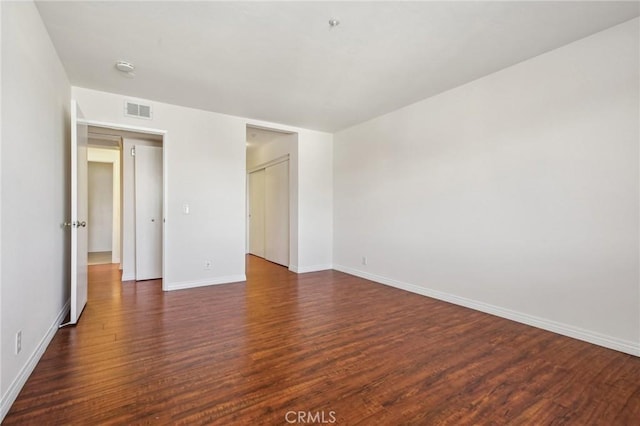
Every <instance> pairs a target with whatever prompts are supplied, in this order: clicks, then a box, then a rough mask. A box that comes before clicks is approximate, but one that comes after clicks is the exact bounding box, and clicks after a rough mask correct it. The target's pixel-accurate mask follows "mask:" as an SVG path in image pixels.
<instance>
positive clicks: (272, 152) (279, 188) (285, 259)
mask: <svg viewBox="0 0 640 426" xmlns="http://www.w3.org/2000/svg"><path fill="white" fill-rule="evenodd" d="M296 144H297V134H295V133H290V132H287V133H285V132H276V131H272V130H266V129H257V128H251V127H247V253H249V254H252V255H254V256H259V257H262V258H264V259H266V260H269V261H271V262H274V263H277V264H279V265H283V266H287V267H289V266H291V261H290V258H291V243H290V241H291V229H290V228H291V214H290V212H291V210H292V197H291V186H292V185H291V177H292V176H291V170H290V165H291V161H290V157H291V155H292V152H294V151H295V146H296Z"/></svg>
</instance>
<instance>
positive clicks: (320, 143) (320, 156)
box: [298, 131, 334, 272]
mask: <svg viewBox="0 0 640 426" xmlns="http://www.w3.org/2000/svg"><path fill="white" fill-rule="evenodd" d="M332 171H333V135H330V134H327V133H321V132H311V131H304V132H300V133H299V134H298V222H299V223H298V272H310V271H319V270H323V269H331V268H332V267H333V266H332V263H333V232H334V229H333V186H334V185H333V173H332Z"/></svg>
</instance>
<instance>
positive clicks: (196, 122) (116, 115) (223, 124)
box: [72, 87, 333, 289]
mask: <svg viewBox="0 0 640 426" xmlns="http://www.w3.org/2000/svg"><path fill="white" fill-rule="evenodd" d="M72 95H73V97H74V98H75V99H76V100H77V101H78V103H79V105H80V107H81V108H82V110H83V112H84V114H85V116H86V117H87V118H88V119H89V120H97V121H101V122H110V123H118V124H125V125H132V126H141V127H146V128H155V129H161V130H166V131H167V132H168V137H167V140H166V141H165V145H164V150H165V157H166V166H167V170H166V173H167V179H168V184H167V200H166V205H167V218H166V219H167V223H166V225H165V234H164V236H165V241H166V243H165V245H166V253H165V277H164V281H165V285H167V286H168V287H169V288H171V289H177V288H185V287H193V286H197V285H207V284H215V283H222V282H232V281H238V280H242V279H244V252H245V191H246V163H245V161H246V156H245V151H246V125H247V124H251V125H254V126H260V127H267V128H281V129H282V130H286V131H292V132H297V133H298V151H299V153H300V150H301V149H302V150H304V153H302V155H304V158H305V164H308V163H310V162H311V163H313V167H309V168H308V169H307V168H305V167H303V166H302V165H300V166H299V170H298V173H299V181H300V182H303V183H304V187H299V188H298V196H299V197H300V198H299V199H300V200H301V201H300V204H299V211H305V214H308V215H309V217H308V218H303V217H302V216H300V217H299V221H300V223H299V224H297V226H298V233H299V238H298V247H299V250H300V253H298V254H297V255H298V257H299V262H301V263H299V264H298V266H299V267H300V271H302V272H304V271H308V270H313V268H317V267H319V266H320V267H322V268H327V267H330V264H331V250H332V239H331V235H332V232H331V228H332V214H331V208H332V204H331V202H327V203H325V204H322V205H320V204H319V203H318V201H319V198H322V199H324V200H325V201H326V200H331V197H332V184H331V182H332V178H331V176H332V160H333V158H332V155H331V152H332V151H331V144H332V135H330V134H327V133H322V132H316V131H310V130H306V129H298V128H285V126H280V125H276V124H273V123H267V122H259V121H253V120H248V119H244V118H239V117H233V116H228V115H223V114H217V113H212V112H207V111H201V110H197V109H191V108H185V107H181V106H177V105H169V104H163V103H160V102H151V103H152V104H153V107H154V111H153V120H141V119H136V118H131V117H125V116H124V115H123V102H124V100H125V99H127V97H125V96H121V95H116V94H112V93H106V92H99V91H95V90H90V89H84V88H79V87H73V88H72ZM325 145H328V146H325ZM314 156H316V158H314ZM318 178H321V179H320V180H321V181H320V182H315V179H318ZM313 190H317V191H318V193H319V194H320V195H318V196H314V195H307V194H303V195H302V196H301V195H300V194H302V193H303V192H304V191H313ZM183 204H189V205H190V207H191V213H190V214H189V215H185V214H183V213H182V206H183ZM303 204H304V205H303ZM314 208H318V209H320V212H315V211H314V210H313V209H314ZM309 227H313V228H314V229H308V228H309ZM206 260H211V261H212V262H213V265H212V268H211V270H205V269H204V262H205V261H206ZM302 262H304V263H302ZM318 265H319V266H318Z"/></svg>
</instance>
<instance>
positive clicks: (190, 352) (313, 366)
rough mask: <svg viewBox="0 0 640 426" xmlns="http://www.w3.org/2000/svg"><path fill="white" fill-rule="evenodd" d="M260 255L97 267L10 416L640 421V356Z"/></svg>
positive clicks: (61, 419)
mask: <svg viewBox="0 0 640 426" xmlns="http://www.w3.org/2000/svg"><path fill="white" fill-rule="evenodd" d="M247 262H248V268H247V271H248V272H247V274H248V280H247V283H246V284H245V283H238V284H227V285H219V286H211V287H202V288H197V289H191V290H182V291H175V292H169V293H163V292H162V291H161V285H160V282H159V281H145V282H138V283H135V282H125V283H121V282H120V281H119V273H118V270H117V269H115V268H114V267H112V266H111V265H98V266H92V267H91V268H90V270H89V279H90V287H89V303H88V304H87V307H86V308H85V312H84V313H83V315H82V318H81V320H80V323H79V324H78V325H77V326H76V327H74V328H64V329H61V330H59V331H58V333H57V335H56V336H55V338H54V339H53V341H52V343H51V345H50V346H49V348H48V349H47V351H46V353H45V354H44V356H43V358H42V360H41V361H40V363H39V364H38V366H37V367H36V369H35V371H34V372H33V374H32V376H31V377H30V378H29V380H28V382H27V384H26V385H25V387H24V389H23V390H22V392H21V393H20V395H19V397H18V399H17V400H16V402H15V404H14V405H13V407H12V408H11V411H10V412H9V414H8V415H7V417H6V419H5V421H4V424H5V425H13V424H20V425H25V424H37V425H60V424H78V425H96V424H114V425H129V424H185V425H198V424H223V425H235V424H237V425H250V424H251V425H262V424H265V425H278V424H280V425H286V424H288V423H291V422H292V421H300V423H302V421H305V422H307V424H309V423H322V421H324V423H325V424H330V423H331V422H332V421H333V420H334V419H335V424H340V425H353V424H362V425H373V424H381V425H400V424H418V425H430V424H451V425H483V424H497V425H502V424H516V425H521V424H531V425H546V424H571V425H590V424H594V425H606V426H611V425H638V424H640V358H636V357H633V356H631V355H625V354H623V353H619V352H615V351H612V350H608V349H604V348H601V347H598V346H594V345H591V344H588V343H584V342H581V341H578V340H574V339H570V338H567V337H562V336H559V335H556V334H553V333H550V332H546V331H543V330H539V329H536V328H532V327H528V326H525V325H521V324H518V323H515V322H511V321H508V320H504V319H501V318H497V317H494V316H491V315H487V314H483V313H479V312H475V311H472V310H470V309H466V308H462V307H458V306H455V305H451V304H448V303H444V302H440V301H436V300H433V299H429V298H426V297H423V296H419V295H415V294H411V293H407V292H404V291H400V290H396V289H393V288H390V287H385V286H383V285H380V284H375V283H372V282H370V281H367V280H363V279H360V278H356V277H353V276H350V275H347V274H343V273H340V272H335V271H326V272H317V273H309V274H302V275H296V274H293V273H290V272H288V271H287V270H286V269H285V268H283V267H280V266H276V265H274V264H271V263H269V262H266V261H264V260H262V259H259V258H256V257H252V256H250V257H248V259H247ZM298 412H301V413H298ZM299 416H300V417H299Z"/></svg>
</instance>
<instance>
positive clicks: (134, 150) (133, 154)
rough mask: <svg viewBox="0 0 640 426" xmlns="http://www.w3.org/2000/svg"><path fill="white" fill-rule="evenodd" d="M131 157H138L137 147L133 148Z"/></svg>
mask: <svg viewBox="0 0 640 426" xmlns="http://www.w3.org/2000/svg"><path fill="white" fill-rule="evenodd" d="M131 156H132V157H135V156H136V147H135V146H134V147H133V148H131Z"/></svg>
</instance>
